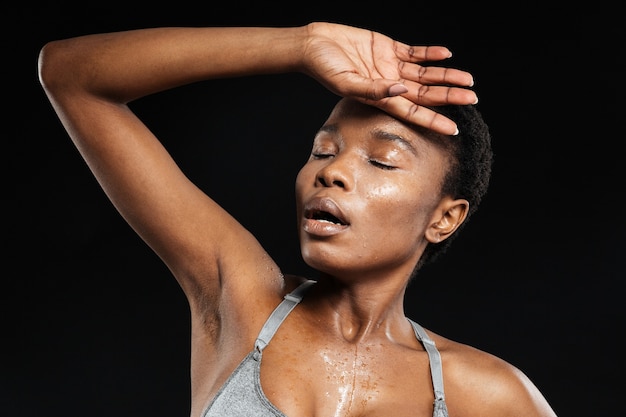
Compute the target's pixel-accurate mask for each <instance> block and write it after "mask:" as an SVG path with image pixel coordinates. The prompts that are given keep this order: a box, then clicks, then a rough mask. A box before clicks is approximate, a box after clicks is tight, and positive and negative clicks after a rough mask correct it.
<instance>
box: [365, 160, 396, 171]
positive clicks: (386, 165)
mask: <svg viewBox="0 0 626 417" xmlns="http://www.w3.org/2000/svg"><path fill="white" fill-rule="evenodd" d="M369 163H370V164H372V165H374V166H375V167H377V168H380V169H385V170H392V169H396V167H395V166H393V165H388V164H383V163H382V162H379V161H376V160H375V159H370V160H369Z"/></svg>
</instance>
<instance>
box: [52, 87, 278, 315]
mask: <svg viewBox="0 0 626 417" xmlns="http://www.w3.org/2000/svg"><path fill="white" fill-rule="evenodd" d="M52 88H53V90H52V91H48V93H49V97H50V99H51V102H52V104H53V105H54V107H55V110H56V111H57V114H58V115H59V117H60V119H61V121H62V123H63V125H64V127H65V128H66V130H67V131H68V133H69V135H70V137H71V138H72V140H73V142H74V143H75V145H76V147H77V148H78V150H79V152H80V153H81V155H82V157H83V158H84V160H85V161H86V162H87V164H88V166H89V168H90V169H91V171H92V172H93V174H94V175H95V177H96V178H97V180H98V182H99V184H100V185H101V186H102V188H103V190H104V192H105V193H106V194H107V196H108V197H109V199H110V200H111V202H112V203H113V204H114V206H115V207H116V209H117V210H118V211H119V213H120V214H121V215H122V216H123V217H124V219H125V220H126V221H127V222H128V224H129V225H130V226H131V227H132V228H133V229H134V230H135V231H136V232H137V233H138V234H139V236H140V237H141V238H142V239H143V240H144V241H145V242H146V243H147V244H148V245H149V246H150V247H151V248H152V249H153V250H154V251H155V252H156V253H157V255H158V256H159V257H160V258H161V259H162V260H163V261H164V262H165V264H166V265H167V266H168V268H169V269H170V270H171V271H172V272H173V274H174V275H175V276H176V278H177V280H178V282H179V283H180V285H181V287H182V288H183V290H184V292H185V294H186V295H187V298H188V299H189V301H190V304H191V307H192V309H193V308H194V307H195V306H196V305H197V304H199V301H200V299H201V303H202V305H207V304H211V303H213V304H215V305H218V304H220V299H221V298H222V297H229V300H230V301H231V303H229V304H230V305H233V306H238V307H236V308H246V306H247V305H248V304H246V303H243V302H237V301H238V300H244V299H245V297H246V296H247V294H249V293H250V292H252V291H254V292H255V294H257V295H258V296H259V297H275V293H276V292H278V291H279V290H280V284H281V283H280V272H279V271H278V268H277V267H276V265H274V263H273V261H272V260H271V258H270V257H269V256H267V254H266V253H265V251H264V250H263V248H262V247H261V245H260V244H259V242H258V241H257V240H256V239H255V238H254V236H252V235H251V234H250V233H249V232H248V231H247V230H246V229H245V228H244V227H243V226H242V225H241V224H240V223H239V222H237V221H236V220H235V219H234V218H233V217H232V216H231V215H230V214H229V213H227V212H226V211H225V210H224V209H223V208H221V207H220V206H219V205H218V204H217V203H216V202H215V201H213V200H212V199H211V198H210V197H209V196H207V195H206V194H205V193H204V192H203V191H202V190H201V189H199V188H198V187H197V186H195V185H194V184H193V183H192V182H191V181H190V180H189V179H188V178H187V176H186V175H185V174H184V173H183V172H182V171H181V169H180V168H179V167H178V165H177V164H176V162H175V161H174V160H173V159H172V157H171V156H170V154H169V153H168V152H167V150H166V149H165V148H164V146H163V145H162V144H161V142H160V141H159V140H157V138H156V137H155V136H154V135H153V133H152V132H151V131H150V130H149V129H148V127H147V126H145V125H144V124H143V123H142V122H141V121H140V120H139V119H138V118H137V116H136V115H135V114H134V113H133V112H132V111H131V110H130V109H129V108H128V106H127V105H125V104H122V103H118V102H115V101H113V100H107V99H105V98H103V97H100V96H97V95H95V94H91V93H89V92H87V91H84V90H81V89H78V88H77V89H76V90H74V91H72V89H71V88H66V89H62V88H59V89H54V86H53V87H52ZM259 275H260V276H259ZM233 308H235V307H233Z"/></svg>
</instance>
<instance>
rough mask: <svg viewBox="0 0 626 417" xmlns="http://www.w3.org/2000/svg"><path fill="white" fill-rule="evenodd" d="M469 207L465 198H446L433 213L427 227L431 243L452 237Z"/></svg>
mask: <svg viewBox="0 0 626 417" xmlns="http://www.w3.org/2000/svg"><path fill="white" fill-rule="evenodd" d="M468 209H469V201H467V200H465V199H457V200H453V199H452V198H444V199H443V200H442V201H441V203H440V204H439V206H438V207H437V209H436V210H435V212H434V213H433V217H432V220H431V223H430V226H429V227H428V229H426V239H427V240H428V241H429V242H430V243H439V242H441V241H442V240H445V239H447V238H448V237H450V236H451V235H452V234H453V233H454V232H455V231H456V229H458V228H459V226H460V225H461V223H463V222H464V221H465V218H466V217H467V212H468Z"/></svg>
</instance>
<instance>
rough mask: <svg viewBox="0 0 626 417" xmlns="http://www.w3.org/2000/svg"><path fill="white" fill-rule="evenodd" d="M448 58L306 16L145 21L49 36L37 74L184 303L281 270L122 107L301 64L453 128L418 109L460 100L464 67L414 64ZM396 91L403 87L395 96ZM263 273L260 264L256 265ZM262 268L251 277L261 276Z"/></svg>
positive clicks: (240, 289) (265, 281)
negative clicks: (201, 22) (286, 22)
mask: <svg viewBox="0 0 626 417" xmlns="http://www.w3.org/2000/svg"><path fill="white" fill-rule="evenodd" d="M448 56H449V51H448V50H447V49H446V48H443V47H410V46H409V45H405V44H403V43H400V42H396V41H393V40H392V39H390V38H388V37H386V36H383V35H381V34H378V33H375V32H371V31H368V30H362V29H356V28H351V27H348V26H342V25H332V24H326V23H314V24H310V25H306V26H303V27H296V28H155V29H144V30H134V31H126V32H118V33H106V34H98V35H88V36H83V37H77V38H72V39H67V40H60V41H54V42H50V43H49V44H47V45H46V46H45V47H44V48H43V49H42V51H41V55H40V60H39V70H40V80H41V83H42V85H43V87H44V89H45V92H46V94H47V95H48V97H49V99H50V101H51V103H52V105H53V106H54V109H55V110H56V112H57V114H58V115H59V118H60V119H61V121H62V123H63V125H64V127H65V128H66V129H67V131H68V133H69V135H70V137H71V138H72V140H73V141H74V143H75V144H76V146H77V148H78V149H79V151H80V153H81V155H82V156H83V158H84V159H85V161H86V162H87V164H88V165H89V167H90V169H91V170H92V171H93V173H94V175H95V176H96V178H97V179H98V181H99V183H100V184H101V186H102V188H103V189H104V191H105V192H106V194H107V195H108V197H109V198H110V199H111V201H112V202H113V204H114V205H115V207H116V208H117V209H118V210H119V212H120V213H121V214H122V216H123V217H124V218H125V219H126V220H127V221H128V223H129V224H130V225H131V226H132V227H133V229H134V230H135V231H136V232H137V233H138V234H139V235H140V236H141V237H142V238H143V239H144V240H145V241H146V243H148V244H149V245H150V247H151V248H152V249H153V250H154V251H155V252H156V253H157V254H158V255H159V256H160V257H161V258H162V259H163V261H164V262H165V263H166V264H167V265H168V267H169V268H170V270H172V272H173V273H174V275H175V276H176V277H177V279H178V280H179V282H180V283H181V286H182V287H183V290H184V291H185V293H186V294H187V296H188V298H189V299H190V302H191V306H192V309H193V308H195V307H199V303H198V302H197V301H198V300H202V305H203V306H205V307H206V305H207V304H208V305H210V304H211V303H215V304H214V305H217V302H218V301H219V300H218V298H219V297H222V296H224V294H227V295H228V296H229V297H231V301H233V300H234V301H241V300H237V297H241V298H242V299H243V297H244V296H245V295H248V294H250V293H252V292H253V293H254V294H259V296H260V297H263V294H274V295H275V294H277V293H279V292H280V291H282V289H281V285H282V278H281V275H280V272H279V271H278V268H277V267H276V265H274V263H273V261H272V260H271V259H270V258H269V257H268V256H267V254H266V253H265V252H264V250H263V249H262V248H261V247H260V245H259V243H258V242H257V241H256V239H254V237H253V236H251V235H250V234H249V233H248V232H247V231H246V230H245V229H244V228H243V227H242V226H241V225H240V224H239V223H237V222H236V221H235V220H234V219H233V218H231V216H230V215H228V214H227V213H226V212H225V211H224V210H222V209H221V208H220V207H219V206H218V205H217V204H216V203H215V202H213V201H212V200H211V199H210V198H209V197H207V196H206V195H205V194H204V192H202V191H201V190H200V189H198V188H197V187H195V186H194V185H193V184H192V183H191V182H190V181H189V180H188V179H187V178H186V177H185V175H184V174H183V173H182V172H181V171H180V170H179V168H178V167H177V165H176V163H175V162H174V161H173V160H172V158H171V157H170V155H169V154H168V152H167V151H166V150H165V149H164V147H163V146H162V145H161V143H160V142H159V141H158V140H157V138H155V137H154V135H153V134H152V133H151V131H150V130H149V129H148V128H147V127H146V126H145V125H144V124H143V123H142V122H141V121H140V120H139V119H138V118H137V117H136V116H135V115H134V114H133V113H132V112H131V111H130V109H129V108H128V106H127V103H128V102H130V101H132V100H134V99H137V98H139V97H142V96H146V95H149V94H152V93H155V92H158V91H161V90H165V89H169V88H173V87H176V86H180V85H184V84H189V83H192V82H196V81H201V80H208V79H216V78H221V77H239V76H245V75H251V74H265V73H281V72H293V71H300V72H303V73H306V74H309V75H310V76H312V77H314V78H315V79H317V80H318V81H319V82H320V83H322V84H323V85H324V86H326V87H327V88H329V89H330V90H331V91H333V92H335V93H337V94H339V95H342V96H354V97H356V98H358V99H360V100H362V101H365V102H367V103H369V104H373V105H376V106H379V107H381V108H383V109H385V110H386V111H388V112H390V113H392V114H395V115H397V116H399V117H404V118H408V119H409V120H411V121H413V122H414V123H418V124H421V125H425V126H429V127H431V128H433V129H437V130H440V131H442V132H444V133H452V132H454V130H455V125H454V123H452V122H451V121H450V120H448V119H446V118H444V117H443V116H441V115H439V114H437V113H436V112H433V111H431V110H429V109H427V108H426V107H422V106H421V105H437V104H446V103H458V104H469V103H472V102H474V101H475V100H476V96H475V94H474V93H473V92H472V91H470V90H467V89H465V88H451V87H448V85H458V86H461V87H466V86H470V85H471V84H472V78H471V75H470V74H468V73H466V72H463V71H459V70H454V69H442V68H434V67H428V68H426V67H422V66H420V65H419V64H420V63H422V62H425V61H437V60H441V59H445V58H447V57H448ZM399 94H401V95H399ZM260 271H262V272H260ZM259 275H261V276H259Z"/></svg>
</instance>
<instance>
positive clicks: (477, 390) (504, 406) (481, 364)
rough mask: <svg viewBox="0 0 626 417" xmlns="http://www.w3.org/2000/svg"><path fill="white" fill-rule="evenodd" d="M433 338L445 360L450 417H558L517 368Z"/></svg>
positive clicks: (491, 355) (444, 376) (463, 347)
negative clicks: (477, 416) (451, 416)
mask: <svg viewBox="0 0 626 417" xmlns="http://www.w3.org/2000/svg"><path fill="white" fill-rule="evenodd" d="M432 337H433V340H435V343H436V344H437V347H438V348H439V351H440V353H441V357H442V363H443V380H444V390H445V394H446V403H447V405H448V409H449V411H450V415H454V416H458V417H462V416H470V415H481V416H498V417H502V416H536V417H555V416H556V414H555V413H554V411H553V410H552V409H551V407H550V406H549V404H548V402H547V401H546V399H545V398H544V396H543V395H542V393H541V392H540V391H539V389H538V388H537V387H536V386H535V384H534V383H533V382H532V381H531V380H530V378H528V376H527V375H526V374H524V372H522V371H521V370H520V369H519V368H517V367H516V366H514V365H512V364H511V363H509V362H507V361H505V360H503V359H501V358H499V357H497V356H495V355H493V354H491V353H488V352H485V351H482V350H480V349H476V348H474V347H472V346H469V345H466V344H463V343H458V342H454V341H452V340H449V339H446V338H444V337H441V336H438V335H432Z"/></svg>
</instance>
